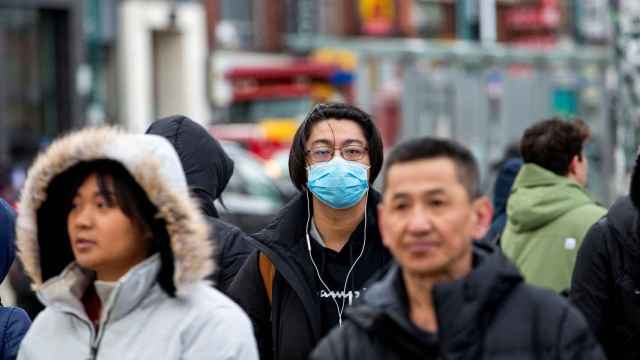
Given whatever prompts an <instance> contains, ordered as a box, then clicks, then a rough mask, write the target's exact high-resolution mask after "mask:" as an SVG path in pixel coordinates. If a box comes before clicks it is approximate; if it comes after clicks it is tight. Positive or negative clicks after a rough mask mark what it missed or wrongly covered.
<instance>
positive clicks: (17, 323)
mask: <svg viewBox="0 0 640 360" xmlns="http://www.w3.org/2000/svg"><path fill="white" fill-rule="evenodd" d="M15 257H16V245H15V213H14V212H13V209H11V207H10V206H9V204H7V203H6V202H5V201H4V200H2V199H0V282H2V281H3V280H4V278H5V277H6V276H7V273H8V272H9V268H10V267H11V264H13V260H14V259H15ZM30 325H31V320H30V319H29V316H28V315H27V313H26V312H25V311H24V310H22V309H20V308H16V307H2V306H0V359H1V360H6V359H15V358H16V355H17V354H18V348H19V347H20V342H21V341H22V338H23V337H24V334H26V332H27V330H29V326H30Z"/></svg>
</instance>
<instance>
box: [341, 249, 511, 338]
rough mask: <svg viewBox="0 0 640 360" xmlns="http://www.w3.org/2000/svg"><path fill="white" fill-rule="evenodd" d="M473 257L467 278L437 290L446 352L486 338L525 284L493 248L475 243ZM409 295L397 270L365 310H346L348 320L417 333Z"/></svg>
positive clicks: (368, 296) (368, 298) (370, 294)
mask: <svg viewBox="0 0 640 360" xmlns="http://www.w3.org/2000/svg"><path fill="white" fill-rule="evenodd" d="M473 258H474V260H473V261H474V265H473V269H472V270H471V272H470V273H469V274H467V276H465V277H463V278H461V279H458V280H455V281H452V282H449V283H442V284H437V285H435V286H434V287H433V290H432V294H433V299H434V303H435V308H436V316H437V319H438V337H439V339H440V341H441V344H442V346H443V347H447V348H450V347H452V348H468V347H467V346H461V345H460V344H461V343H468V342H469V341H476V340H477V337H478V336H479V335H480V334H481V332H479V331H478V327H479V326H485V324H486V323H488V322H490V320H491V318H492V317H493V314H494V313H495V311H496V310H497V308H498V307H499V303H500V301H501V299H504V298H505V297H506V296H508V293H509V292H511V291H512V290H513V289H514V288H515V287H516V286H518V285H519V284H521V283H522V282H523V279H522V276H521V275H520V274H519V273H518V270H517V269H516V268H515V267H514V266H513V265H511V263H509V261H508V260H507V259H506V258H505V257H504V256H503V255H502V254H501V253H500V252H498V251H497V250H496V249H495V248H493V247H491V246H489V245H485V244H479V243H474V249H473ZM406 296H407V295H406V290H405V286H404V281H403V279H402V270H401V269H400V267H399V266H398V265H394V266H393V267H392V268H391V270H390V271H389V272H388V273H387V274H386V275H385V277H384V278H383V279H382V280H381V281H380V282H378V283H376V284H375V285H373V286H372V287H371V289H370V290H369V291H367V292H366V293H365V294H364V297H363V298H362V299H363V301H362V304H361V305H360V306H356V307H354V308H352V309H349V310H348V311H347V316H348V317H349V318H350V319H351V320H353V321H354V322H355V323H356V324H357V325H358V326H360V327H362V328H365V329H368V330H367V331H381V332H385V333H386V332H387V331H388V323H387V322H388V321H391V323H393V324H394V326H396V327H399V328H400V329H402V330H403V331H404V332H406V333H407V334H413V333H415V331H414V327H413V325H412V323H411V320H410V319H409V304H408V300H407V298H406ZM478 343H479V341H478Z"/></svg>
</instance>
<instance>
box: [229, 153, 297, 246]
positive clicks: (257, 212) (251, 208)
mask: <svg viewBox="0 0 640 360" xmlns="http://www.w3.org/2000/svg"><path fill="white" fill-rule="evenodd" d="M221 144H222V147H223V148H224V150H225V151H226V152H227V154H229V157H231V158H232V159H233V161H234V163H235V168H234V172H233V176H232V177H231V179H230V180H229V183H228V184H227V187H226V189H225V191H224V192H223V193H222V196H221V199H218V200H216V208H217V209H218V210H219V212H220V217H221V218H222V219H223V220H226V221H228V222H230V223H232V224H235V225H236V226H238V227H239V228H241V229H242V230H243V231H245V232H246V233H248V234H252V233H254V232H256V231H258V230H260V229H262V228H263V227H264V226H266V225H267V224H268V223H269V222H270V221H271V220H272V219H273V217H274V216H275V214H276V213H277V212H278V210H280V208H282V206H284V204H285V203H286V202H287V201H288V200H289V197H288V196H287V195H285V194H284V193H283V192H282V191H281V190H280V189H279V187H278V185H276V183H275V182H274V180H273V179H272V178H271V177H270V176H269V175H267V172H266V169H265V166H264V163H263V162H262V161H261V160H260V159H258V158H257V157H256V156H255V155H253V154H251V153H250V152H249V151H247V150H245V149H244V148H243V147H242V146H240V145H239V144H237V143H233V142H227V141H223V142H221Z"/></svg>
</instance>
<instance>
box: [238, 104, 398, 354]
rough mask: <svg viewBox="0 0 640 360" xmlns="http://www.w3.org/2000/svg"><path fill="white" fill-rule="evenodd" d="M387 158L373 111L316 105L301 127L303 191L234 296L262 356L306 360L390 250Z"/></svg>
mask: <svg viewBox="0 0 640 360" xmlns="http://www.w3.org/2000/svg"><path fill="white" fill-rule="evenodd" d="M382 161H383V150H382V140H381V138H380V134H379V132H378V130H377V129H376V127H375V124H374V123H373V121H372V119H371V117H370V116H369V115H368V114H367V113H365V112H363V111H362V110H360V109H358V108H356V107H354V106H351V105H347V104H338V103H328V104H319V105H317V106H316V107H314V108H313V110H312V111H311V112H310V113H309V114H308V115H307V117H306V119H305V120H304V122H303V123H302V124H301V125H300V127H299V128H298V130H297V132H296V134H295V136H294V139H293V144H292V147H291V152H290V156H289V172H290V175H291V180H292V181H293V183H294V184H295V185H296V187H297V188H298V189H299V190H300V191H301V193H299V194H298V195H297V196H296V197H295V198H294V199H293V200H292V201H291V202H290V203H289V204H287V205H286V206H285V207H284V208H283V209H282V210H281V212H280V213H279V214H278V216H277V217H276V219H275V220H274V221H273V222H272V223H271V224H270V225H268V226H267V227H266V228H265V229H264V230H262V231H260V232H259V233H257V234H255V235H253V238H255V246H256V248H257V249H258V251H256V252H254V253H252V254H251V255H250V256H249V258H248V259H247V262H246V263H245V265H244V266H243V267H242V269H241V270H240V272H239V273H238V275H237V276H236V278H235V280H234V282H233V283H232V284H231V288H230V289H229V294H230V295H231V297H232V298H233V299H234V300H236V301H237V302H238V303H239V304H240V306H242V307H243V308H244V309H245V311H247V313H248V314H249V316H250V317H251V320H252V321H253V325H254V330H255V332H256V338H257V340H258V347H259V349H260V355H261V359H278V360H284V359H305V358H307V356H308V354H309V352H310V351H311V350H312V349H313V347H314V346H315V345H316V343H317V342H318V341H319V340H320V339H321V338H322V337H323V336H324V335H325V334H326V333H327V332H328V331H329V330H330V329H331V328H333V327H334V326H336V325H337V326H340V325H341V323H342V313H343V311H344V309H345V307H347V306H349V305H351V303H352V302H353V301H355V300H356V299H357V298H358V297H360V296H361V295H362V293H363V292H364V291H365V290H366V289H365V288H364V287H365V283H366V282H367V280H368V279H369V278H370V277H371V276H372V275H373V274H374V273H376V272H377V271H379V270H380V269H382V268H384V267H385V266H386V265H387V264H388V262H389V260H390V258H391V257H390V254H389V252H388V250H386V249H385V248H384V246H383V245H382V241H381V239H380V232H379V230H378V223H377V214H376V206H377V205H378V203H379V201H380V195H379V193H378V192H376V191H375V190H373V189H371V188H370V185H371V184H372V183H373V182H374V181H375V179H376V177H377V176H378V173H379V172H380V168H381V166H382Z"/></svg>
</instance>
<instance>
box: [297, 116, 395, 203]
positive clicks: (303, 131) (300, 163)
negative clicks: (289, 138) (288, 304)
mask: <svg viewBox="0 0 640 360" xmlns="http://www.w3.org/2000/svg"><path fill="white" fill-rule="evenodd" d="M329 119H336V120H351V121H353V122H355V123H357V124H358V126H360V128H361V129H362V132H363V133H364V136H365V138H366V139H367V148H368V151H369V162H370V164H371V168H370V176H369V183H370V184H371V183H373V182H374V181H375V180H376V178H377V177H378V174H379V173H380V169H381V168H382V161H383V158H384V155H383V147H382V137H381V136H380V132H379V131H378V128H377V127H376V125H375V123H374V122H373V120H372V119H371V116H370V115H369V114H367V113H366V112H364V111H362V110H360V109H358V108H357V107H355V106H353V105H349V104H343V103H321V104H317V105H316V106H315V107H314V108H313V109H312V110H311V112H309V114H308V115H307V117H306V118H305V120H304V121H303V122H302V124H300V127H298V130H297V131H296V134H295V135H294V137H293V143H292V144H291V151H290V152H289V175H290V176H291V181H292V182H293V184H294V185H295V186H296V188H298V190H301V191H302V190H304V188H305V187H306V183H307V170H306V167H307V161H306V159H307V156H306V154H307V152H306V150H307V149H305V144H306V142H307V140H309V136H310V135H311V130H312V129H313V126H314V125H316V124H317V123H319V122H321V121H325V120H329Z"/></svg>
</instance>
